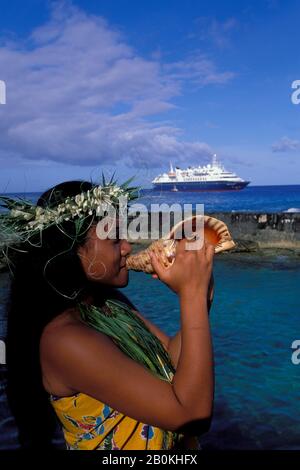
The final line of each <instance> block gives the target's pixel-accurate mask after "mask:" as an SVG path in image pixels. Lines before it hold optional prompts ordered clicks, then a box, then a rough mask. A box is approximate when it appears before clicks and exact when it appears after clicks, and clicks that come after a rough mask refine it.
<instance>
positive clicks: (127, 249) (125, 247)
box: [121, 240, 131, 256]
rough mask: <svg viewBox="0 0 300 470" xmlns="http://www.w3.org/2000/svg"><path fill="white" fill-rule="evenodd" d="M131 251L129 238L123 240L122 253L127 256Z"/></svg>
mask: <svg viewBox="0 0 300 470" xmlns="http://www.w3.org/2000/svg"><path fill="white" fill-rule="evenodd" d="M130 253H131V245H130V243H129V242H128V241H127V240H122V245H121V255H122V256H127V255H129V254H130Z"/></svg>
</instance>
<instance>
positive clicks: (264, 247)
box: [0, 212, 300, 272]
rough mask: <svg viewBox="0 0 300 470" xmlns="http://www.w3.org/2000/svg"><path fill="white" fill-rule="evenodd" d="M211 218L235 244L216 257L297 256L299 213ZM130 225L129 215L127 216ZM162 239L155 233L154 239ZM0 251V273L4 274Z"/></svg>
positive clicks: (137, 243)
mask: <svg viewBox="0 0 300 470" xmlns="http://www.w3.org/2000/svg"><path fill="white" fill-rule="evenodd" d="M205 215H208V216H210V217H214V218H216V219H219V220H222V221H223V222H224V223H225V224H226V225H227V227H228V230H229V232H230V234H231V236H232V238H233V240H234V242H235V243H236V247H235V248H233V249H232V250H230V251H228V252H227V251H225V252H222V253H219V254H218V257H221V258H223V259H224V257H227V259H229V258H232V257H233V258H236V257H237V256H238V255H243V254H248V255H249V254H250V255H252V256H254V255H256V256H260V257H261V256H267V257H269V258H270V257H273V256H275V257H276V256H286V257H287V258H294V259H295V258H296V259H298V258H299V257H300V213H299V212H289V213H287V212H273V213H267V212H211V213H206V214H205ZM145 217H146V221H145V222H146V223H147V224H148V225H147V227H149V232H148V238H147V239H145V238H144V239H142V238H141V239H139V240H131V239H130V238H129V239H128V241H129V242H131V243H132V244H133V250H132V251H133V253H135V252H136V251H139V250H140V249H142V247H145V248H146V247H147V246H148V245H149V244H150V243H151V242H152V241H153V240H151V239H150V237H149V235H150V234H151V214H148V213H146V214H145ZM161 217H162V213H160V214H159V222H160V223H159V227H160V228H159V230H160V231H161V225H162V223H161V222H162V221H161ZM128 221H129V222H130V216H129V217H128ZM173 224H174V213H171V214H170V226H171V227H172V226H173ZM160 237H161V233H157V236H156V237H155V239H158V238H160ZM0 250H1V222H0ZM7 270H8V268H7V265H6V264H5V262H4V259H3V256H2V255H1V252H0V272H3V271H7Z"/></svg>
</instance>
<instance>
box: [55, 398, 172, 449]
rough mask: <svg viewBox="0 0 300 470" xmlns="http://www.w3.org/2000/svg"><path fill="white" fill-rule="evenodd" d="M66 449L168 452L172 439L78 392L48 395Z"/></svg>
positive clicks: (164, 432) (168, 434) (156, 429)
mask: <svg viewBox="0 0 300 470" xmlns="http://www.w3.org/2000/svg"><path fill="white" fill-rule="evenodd" d="M51 403H52V405H53V407H54V409H55V412H56V414H57V416H58V418H59V420H60V422H61V423H62V426H63V432H64V437H65V441H66V446H67V449H70V450H144V449H172V448H174V446H175V445H176V441H177V440H178V439H176V436H175V435H174V433H172V432H170V431H163V430H161V429H159V428H156V427H154V426H149V425H147V424H143V423H140V422H138V421H136V420H135V419H132V418H129V417H128V416H125V415H123V414H122V413H119V412H118V411H116V410H113V409H112V408H110V407H109V406H108V405H105V404H104V403H101V402H100V401H98V400H95V399H94V398H92V397H90V396H88V395H85V394H83V393H78V394H76V395H73V396H71V397H64V398H56V397H54V396H53V395H52V396H51Z"/></svg>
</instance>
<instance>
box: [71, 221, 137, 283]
mask: <svg viewBox="0 0 300 470" xmlns="http://www.w3.org/2000/svg"><path fill="white" fill-rule="evenodd" d="M116 232H117V233H116V235H117V236H116V238H113V239H110V238H106V239H104V240H103V239H100V238H99V237H98V236H97V232H96V225H93V226H92V227H91V228H90V229H89V231H88V233H87V238H86V241H85V243H84V245H83V246H81V247H79V249H78V255H79V258H80V260H81V264H82V266H83V269H84V271H85V273H86V276H87V277H88V279H90V280H93V281H98V282H100V283H102V284H107V285H110V286H115V287H125V286H126V285H127V284H128V271H127V268H126V257H127V255H129V253H130V252H131V246H130V244H129V243H128V241H127V240H120V239H119V237H118V222H117V230H116Z"/></svg>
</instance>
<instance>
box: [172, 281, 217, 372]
mask: <svg viewBox="0 0 300 470" xmlns="http://www.w3.org/2000/svg"><path fill="white" fill-rule="evenodd" d="M213 298H214V276H213V274H212V275H211V278H210V283H209V287H208V295H207V310H208V313H209V312H210V309H211V306H212V303H213ZM180 351H181V330H179V331H177V333H176V334H175V335H174V336H172V337H171V338H169V342H168V353H169V356H170V358H171V361H172V364H173V366H174V367H175V369H176V368H177V365H178V360H179V356H180Z"/></svg>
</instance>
